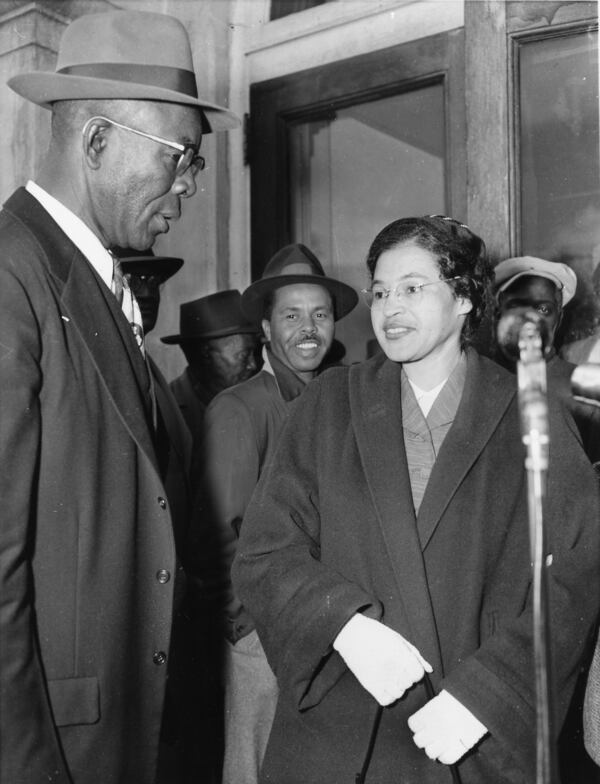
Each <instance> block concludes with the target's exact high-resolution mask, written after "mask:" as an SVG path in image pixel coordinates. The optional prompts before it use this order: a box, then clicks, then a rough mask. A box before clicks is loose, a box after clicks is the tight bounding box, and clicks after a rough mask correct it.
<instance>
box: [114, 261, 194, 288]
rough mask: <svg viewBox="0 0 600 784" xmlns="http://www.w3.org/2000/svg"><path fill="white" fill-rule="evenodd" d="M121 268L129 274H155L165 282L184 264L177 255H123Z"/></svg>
mask: <svg viewBox="0 0 600 784" xmlns="http://www.w3.org/2000/svg"><path fill="white" fill-rule="evenodd" d="M119 261H120V262H121V269H122V270H123V272H124V273H126V274H128V275H154V276H156V277H159V278H161V280H162V282H163V283H164V282H165V280H168V279H169V278H170V277H171V276H172V275H174V274H175V273H176V272H177V271H178V270H180V269H181V267H182V266H183V259H178V258H176V257H175V256H123V257H121V258H120V259H119Z"/></svg>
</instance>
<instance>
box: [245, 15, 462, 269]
mask: <svg viewBox="0 0 600 784" xmlns="http://www.w3.org/2000/svg"><path fill="white" fill-rule="evenodd" d="M440 82H441V83H443V84H444V96H445V98H444V103H445V117H446V156H445V160H446V171H445V175H446V176H445V183H446V203H447V205H448V207H447V209H448V212H449V213H450V214H452V215H453V216H454V217H457V218H460V219H462V220H464V219H465V218H466V207H467V189H466V181H467V178H466V145H465V139H466V109H465V96H464V83H465V80H464V31H463V29H462V28H460V29H456V30H450V31H447V32H443V33H438V34H436V35H432V36H428V37H427V38H422V39H419V40H417V41H410V42H406V43H402V44H398V45H396V46H392V47H387V48H385V49H381V50H378V51H374V52H369V53H367V54H364V55H358V56H355V57H351V58H348V59H345V60H338V61H336V62H334V63H329V64H327V65H323V66H319V67H315V68H310V69H307V70H304V71H299V72H297V73H293V74H288V75H286V76H282V77H279V78H275V79H270V80H268V81H264V82H258V83H256V84H253V85H251V88H250V118H249V122H248V134H249V137H248V142H247V149H248V163H249V165H250V171H251V257H252V278H253V279H256V278H257V277H260V275H261V273H262V270H263V269H264V267H265V265H266V263H267V262H268V260H269V259H270V258H271V256H272V255H273V254H274V253H275V252H276V251H277V250H278V249H279V248H281V247H282V246H283V245H286V244H288V243H289V242H291V240H292V236H291V225H292V224H291V215H290V198H289V192H290V191H289V151H288V133H287V131H288V127H289V126H290V124H294V123H298V122H302V121H308V120H312V119H317V118H324V117H326V116H327V114H328V113H332V112H335V111H336V110H337V109H341V108H343V107H347V106H350V105H352V104H355V103H361V102H364V101H366V100H369V99H372V100H376V99H380V98H384V97H387V96H389V95H392V94H396V93H399V92H405V91H408V90H411V89H415V88H419V87H424V86H427V85H428V84H433V83H440Z"/></svg>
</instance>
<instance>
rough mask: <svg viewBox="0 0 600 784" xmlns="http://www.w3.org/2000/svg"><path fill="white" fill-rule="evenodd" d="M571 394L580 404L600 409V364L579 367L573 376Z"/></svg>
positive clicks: (590, 363) (591, 363)
mask: <svg viewBox="0 0 600 784" xmlns="http://www.w3.org/2000/svg"><path fill="white" fill-rule="evenodd" d="M571 392H572V393H573V397H574V398H575V400H579V402H580V403H588V404H589V405H590V406H598V407H600V364H595V363H593V362H588V363H585V364H583V365H577V367H576V368H575V370H574V371H573V373H572V374H571Z"/></svg>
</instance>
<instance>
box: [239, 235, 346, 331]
mask: <svg viewBox="0 0 600 784" xmlns="http://www.w3.org/2000/svg"><path fill="white" fill-rule="evenodd" d="M294 283H314V284H315V285H317V286H323V288H325V289H327V291H328V292H329V293H330V294H331V299H332V300H333V311H334V318H335V320H336V321H338V320H339V319H341V318H342V317H343V316H346V315H347V314H348V313H350V311H351V310H352V308H354V306H355V305H356V303H357V302H358V294H357V293H356V291H355V290H354V289H353V288H352V287H351V286H348V285H347V284H346V283H342V282H341V281H340V280H335V279H334V278H328V277H327V276H326V275H325V272H324V270H323V267H322V265H321V262H320V261H319V259H318V258H317V257H316V256H315V254H314V253H313V252H312V251H311V250H310V249H309V248H307V247H306V245H301V244H300V243H296V244H293V245H286V246H285V247H284V248H281V250H278V251H277V253H276V254H275V255H274V256H273V257H272V258H271V259H270V261H269V263H268V264H267V266H266V267H265V270H264V272H263V274H262V277H261V279H260V280H257V281H256V282H255V283H252V284H251V285H250V286H249V287H248V288H247V289H246V290H245V291H244V293H243V294H242V310H243V311H244V313H245V314H246V316H247V317H248V318H249V319H251V320H252V321H256V322H259V321H260V320H261V319H262V318H263V313H264V304H265V298H266V297H267V296H268V295H269V294H270V293H271V292H273V291H275V290H276V289H280V288H282V286H292V285H294Z"/></svg>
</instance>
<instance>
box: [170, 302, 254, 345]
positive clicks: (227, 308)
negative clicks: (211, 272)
mask: <svg viewBox="0 0 600 784" xmlns="http://www.w3.org/2000/svg"><path fill="white" fill-rule="evenodd" d="M259 331H260V330H259V329H258V325H257V324H252V323H251V322H250V321H249V320H248V319H247V318H246V317H245V316H244V314H243V313H242V308H241V294H240V292H239V291H238V290H237V289H229V290H227V291H218V292H217V293H216V294H209V295H208V296H207V297H200V299H195V300H192V301H191V302H184V303H183V304H182V305H181V306H180V308H179V333H180V334H179V335H169V336H168V337H166V338H161V340H162V342H163V343H170V344H172V343H184V342H186V341H189V340H208V339H209V338H222V337H226V336H227V335H236V334H258V333H259Z"/></svg>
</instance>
